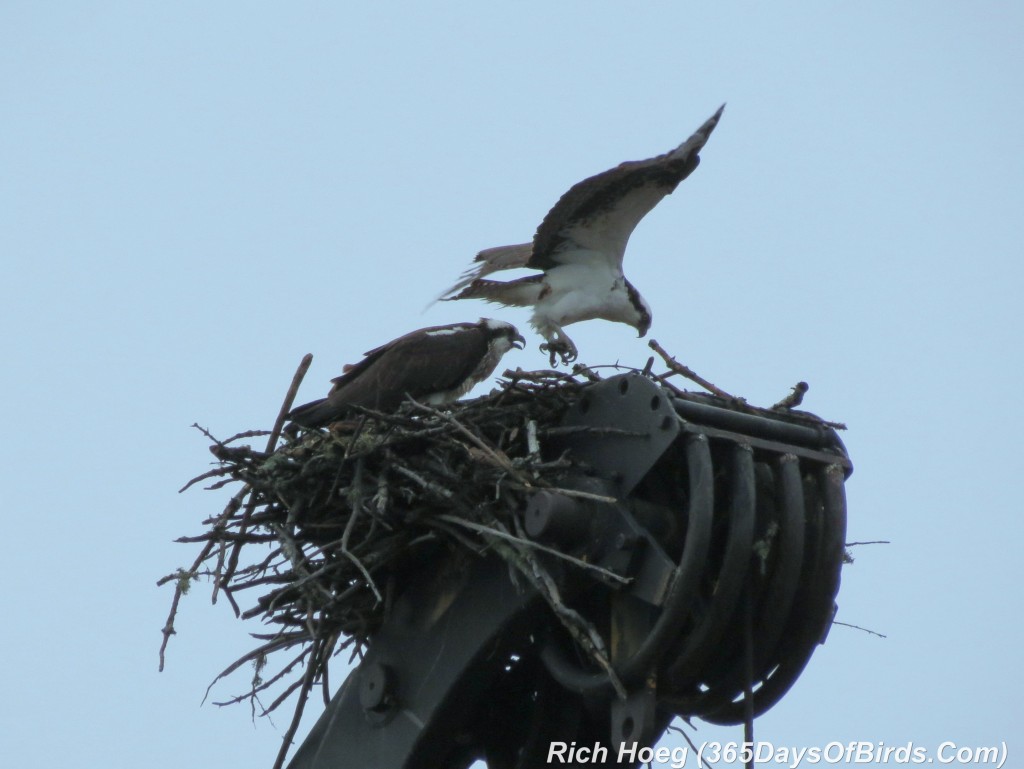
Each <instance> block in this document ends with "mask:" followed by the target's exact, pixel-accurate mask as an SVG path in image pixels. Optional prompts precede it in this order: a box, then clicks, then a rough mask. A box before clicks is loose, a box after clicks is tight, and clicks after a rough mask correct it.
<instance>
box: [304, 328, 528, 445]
mask: <svg viewBox="0 0 1024 769" xmlns="http://www.w3.org/2000/svg"><path fill="white" fill-rule="evenodd" d="M525 344H526V340H525V339H523V337H522V336H520V334H519V332H518V331H517V330H516V327H515V326H513V325H512V324H511V323H506V322H505V321H502V320H491V319H490V318H481V319H480V321H479V322H478V323H452V324H451V325H448V326H431V327H430V328H421V329H419V330H418V331H413V332H411V333H408V334H406V335H405V336H402V337H399V338H398V339H395V340H393V341H391V342H388V343H387V344H384V345H381V346H380V347H377V348H376V349H373V350H370V351H369V352H368V353H366V357H365V358H363V359H362V360H361V361H359V362H358V363H356V364H354V365H352V366H347V367H346V368H345V373H344V374H342V375H341V376H339V377H337V378H335V379H333V380H331V381H332V382H334V386H333V387H332V388H331V391H330V392H329V393H328V394H327V397H326V398H321V399H320V400H316V401H313V402H312V403H307V404H305V405H303V406H298V407H296V408H294V409H292V410H291V412H290V413H289V414H288V418H289V419H290V420H292V422H295V423H296V424H299V425H302V426H303V427H320V426H322V425H326V424H329V423H330V422H334V421H337V420H338V419H340V418H341V417H342V416H344V414H345V412H346V411H347V410H348V407H349V406H363V407H365V408H370V409H376V410H378V411H393V410H394V409H397V408H398V407H399V405H401V403H402V401H403V400H404V399H405V396H406V395H407V394H408V395H411V396H412V397H413V398H415V399H416V400H419V401H423V402H425V403H428V404H430V405H432V406H438V405H441V404H443V403H450V402H451V401H454V400H457V399H458V398H460V397H462V396H463V395H465V394H466V393H467V392H469V391H470V390H471V389H472V388H473V386H474V385H475V384H477V383H478V382H481V381H483V380H484V379H485V378H487V377H488V376H490V374H491V372H492V371H494V368H495V367H496V366H497V365H498V362H499V361H500V360H501V356H503V355H504V354H505V353H506V352H508V351H509V350H510V349H512V348H513V347H515V348H517V349H519V350H521V349H523V346H524V345H525Z"/></svg>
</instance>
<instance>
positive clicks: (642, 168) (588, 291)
mask: <svg viewBox="0 0 1024 769" xmlns="http://www.w3.org/2000/svg"><path fill="white" fill-rule="evenodd" d="M723 109H725V105H724V104H723V105H722V106H721V107H720V108H719V109H718V111H717V112H716V113H715V114H714V115H712V116H711V117H710V118H709V119H708V120H707V122H706V123H704V125H702V126H701V127H700V128H698V129H697V132H696V133H694V134H693V136H691V137H690V138H689V139H687V140H686V141H685V142H683V143H682V144H680V145H679V146H678V147H677V148H676V149H674V150H672V151H671V152H667V153H665V154H664V155H658V156H657V157H654V158H650V159H649V160H633V161H628V162H626V163H622V164H620V165H618V166H616V167H615V168H612V169H610V170H608V171H605V172H604V173H601V174H598V175H597V176H591V177H590V178H589V179H584V180H583V181H582V182H580V183H579V184H577V185H575V186H574V187H572V188H571V189H570V190H569V191H568V192H567V193H565V194H564V195H562V197H561V199H560V200H559V201H558V202H557V203H556V204H555V207H554V208H552V209H551V211H550V212H549V213H548V215H547V216H546V217H544V221H543V222H541V224H540V227H538V228H537V234H536V235H534V236H533V242H532V243H521V244H519V245H515V246H499V247H497V248H489V249H487V250H485V251H481V252H480V253H479V254H477V256H476V259H475V260H474V264H473V266H472V267H471V268H470V269H468V270H467V271H466V272H465V273H464V274H463V276H462V279H461V280H460V281H459V282H458V283H456V284H455V285H454V286H452V287H451V288H449V289H448V290H447V291H445V292H444V293H443V294H442V295H441V299H444V300H447V301H450V300H454V299H483V300H485V301H487V302H496V303H497V304H502V305H505V306H510V305H512V306H517V307H528V306H533V316H532V317H531V318H530V325H532V326H533V327H534V329H536V331H537V333H539V334H540V335H541V336H543V337H544V339H545V340H546V341H545V343H544V344H542V345H541V350H544V351H546V352H549V353H550V356H551V365H554V364H555V355H556V354H558V355H559V356H560V357H561V359H562V362H563V363H569V362H571V361H573V360H575V359H576V355H577V351H576V345H575V344H573V342H572V340H571V339H569V337H568V336H566V334H565V332H564V331H563V330H562V328H563V327H564V326H568V325H569V324H570V323H577V322H579V321H581V320H591V319H594V318H603V319H605V320H610V321H616V322H618V323H625V324H627V325H629V326H632V327H633V328H635V329H636V330H637V331H638V332H639V334H640V336H644V335H645V334H646V333H647V330H648V329H649V328H650V326H651V308H650V307H649V306H648V305H647V302H645V301H644V298H643V297H642V296H640V292H639V291H637V290H636V288H634V287H633V284H632V283H630V282H629V281H628V280H626V276H625V275H623V273H622V257H623V255H624V253H625V251H626V243H627V242H628V241H629V236H630V235H631V234H632V233H633V230H634V229H635V228H636V226H637V224H639V223H640V220H641V219H643V218H644V216H646V215H647V213H648V212H649V211H650V210H651V209H652V208H654V207H655V206H656V205H657V204H658V202H659V201H660V200H661V199H662V198H663V197H665V196H666V195H668V194H670V193H671V192H672V191H673V190H675V188H676V186H677V185H678V184H679V182H681V181H682V180H683V179H685V178H686V177H687V176H689V175H690V174H691V173H693V170H694V169H695V168H696V167H697V164H698V163H699V162H700V157H699V156H698V153H699V152H700V150H701V148H702V147H703V146H704V144H705V142H707V140H708V137H709V136H710V135H711V132H712V131H713V130H715V126H716V125H718V119H719V118H720V117H721V116H722V110H723ZM518 267H529V268H533V269H536V270H542V271H543V272H542V273H541V274H539V275H530V276H528V277H525V278H520V279H519V280H512V281H508V282H501V281H496V280H485V278H486V276H488V275H490V274H491V273H494V272H499V271H501V270H510V269H515V268H518Z"/></svg>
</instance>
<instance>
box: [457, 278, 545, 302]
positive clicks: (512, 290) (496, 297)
mask: <svg viewBox="0 0 1024 769" xmlns="http://www.w3.org/2000/svg"><path fill="white" fill-rule="evenodd" d="M546 288H547V286H546V285H545V283H544V275H543V274H539V275H530V276H528V277H525V278H520V279H519V280H510V281H508V282H503V281H500V280H483V279H481V278H477V279H476V280H474V281H472V282H471V283H469V284H468V285H467V286H466V287H465V288H463V289H462V290H461V291H460V292H459V293H458V294H455V296H446V297H444V301H446V302H451V301H454V300H456V299H483V300H484V301H485V302H495V303H497V304H503V305H505V306H506V307H531V306H533V305H535V304H537V302H539V301H540V299H541V298H542V297H543V295H544V291H545V289H546Z"/></svg>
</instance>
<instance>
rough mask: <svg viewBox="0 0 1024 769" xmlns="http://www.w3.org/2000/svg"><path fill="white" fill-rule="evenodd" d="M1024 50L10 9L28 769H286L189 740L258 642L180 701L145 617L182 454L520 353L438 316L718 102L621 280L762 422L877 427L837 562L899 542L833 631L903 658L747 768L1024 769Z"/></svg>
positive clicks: (588, 5)
mask: <svg viewBox="0 0 1024 769" xmlns="http://www.w3.org/2000/svg"><path fill="white" fill-rule="evenodd" d="M1021 40H1024V10H1022V9H1021V7H1020V5H1019V4H1015V3H1010V2H1003V3H972V4H968V3H953V2H906V3H891V2H884V3H883V2H858V3H813V4H812V3H787V2H780V3H772V4H767V3H766V4H753V3H719V4H715V5H714V6H711V5H710V4H705V5H703V6H697V5H696V4H691V3H684V2H671V3H670V2H659V3H644V2H640V3H628V4H627V3H610V2H604V3H600V2H544V3H541V2H520V3H508V4H505V5H503V6H502V7H500V8H484V7H483V6H482V4H480V3H470V2H463V3H431V4H413V3H379V4H375V5H373V6H372V7H371V6H370V4H361V5H358V6H357V5H356V4H341V3H309V2H298V3H292V4H289V5H288V6H287V8H283V7H281V6H280V5H278V4H269V3H245V4H242V3H220V4H211V3H197V2H178V3H148V2H131V3H127V2H125V3H114V2H96V3H90V4H86V3H64V4H43V3H30V2H14V1H11V2H6V3H4V4H3V5H2V6H0V104H2V119H0V265H2V267H0V269H2V273H0V328H2V332H0V355H2V360H3V361H4V364H3V377H2V380H0V382H2V384H0V387H2V393H3V400H4V402H5V403H7V404H8V410H9V413H10V416H9V419H8V423H7V424H8V427H7V436H8V437H7V439H6V440H5V441H3V445H2V449H0V465H2V467H3V468H4V472H3V477H4V481H3V484H2V490H3V499H4V508H5V522H6V538H7V548H6V551H7V558H6V562H7V581H6V588H5V589H4V590H3V591H2V593H0V617H2V618H3V623H4V630H3V633H2V634H0V659H2V660H3V661H4V664H5V668H6V672H5V674H4V686H3V688H4V692H5V696H4V697H3V698H2V700H0V743H2V744H3V753H4V757H5V765H10V766H83V767H85V766H103V767H111V768H112V769H116V768H119V767H139V766H146V767H149V768H150V769H164V767H167V768H170V767H175V768H177V767H181V766H195V767H204V766H247V767H259V766H269V765H270V764H271V763H272V761H273V757H274V754H275V752H276V750H277V744H278V740H279V737H280V733H281V731H283V729H284V728H285V727H286V725H287V716H286V715H285V714H284V713H281V714H279V715H278V716H277V717H276V718H275V724H276V728H275V726H274V725H271V724H270V723H268V722H267V721H266V720H262V721H259V722H258V723H257V724H256V725H255V726H253V724H252V723H251V722H250V719H249V714H248V711H247V709H246V708H245V707H241V706H239V707H234V708H230V709H218V708H216V707H214V706H211V705H209V704H207V705H205V706H202V707H200V704H199V703H200V700H201V698H202V696H203V692H204V690H205V687H206V684H207V683H208V682H209V681H210V679H211V678H212V677H213V676H214V675H215V674H216V673H217V672H218V671H219V670H220V669H221V668H222V667H223V666H224V665H226V664H227V663H228V662H230V661H232V660H233V659H234V658H235V657H236V656H238V655H239V654H240V653H242V652H243V651H244V650H246V649H247V648H249V645H250V639H249V638H248V636H247V632H249V631H258V630H259V629H260V626H259V625H258V623H251V624H249V625H248V626H247V625H246V624H244V623H241V622H238V621H236V620H235V619H234V617H233V616H232V615H231V613H230V610H229V608H228V606H227V605H224V604H219V605H217V606H213V607H211V606H210V604H209V601H208V600H207V596H208V593H207V592H206V591H205V590H204V589H202V588H200V589H197V590H196V591H195V592H194V593H193V594H192V595H191V596H190V597H189V598H188V599H187V600H186V602H185V603H184V606H183V610H182V612H181V615H180V616H179V620H178V630H179V634H178V636H177V637H176V638H175V639H174V640H173V641H172V644H171V647H170V650H169V657H168V670H167V671H166V672H164V673H163V674H158V673H157V672H156V665H157V649H158V646H159V643H160V633H159V631H160V627H161V626H162V624H163V621H164V618H165V616H166V611H167V606H168V601H169V599H170V593H169V591H167V590H158V589H156V588H155V586H154V584H155V581H156V579H157V578H158V577H160V576H162V575H163V574H165V573H167V572H169V571H172V570H173V569H174V568H175V567H177V566H179V565H185V564H187V563H189V562H191V560H192V558H193V555H194V551H193V550H192V549H190V548H189V547H186V546H182V545H176V544H173V543H172V540H173V539H174V538H175V537H177V536H179V535H181V534H185V533H193V532H196V531H197V530H198V529H199V526H200V524H199V522H200V521H201V519H202V518H204V517H205V516H206V515H208V514H210V513H212V512H215V511H216V510H218V509H219V506H220V505H221V504H222V502H223V497H222V496H217V495H216V494H213V493H209V492H200V491H192V492H189V493H187V494H185V495H181V496H179V495H177V494H176V490H177V489H178V488H179V487H180V486H181V485H182V484H183V482H184V481H186V480H187V479H188V478H190V477H191V476H192V475H195V474H197V473H199V472H202V471H203V470H204V469H206V467H207V463H208V461H209V455H208V454H207V451H206V442H205V440H204V439H203V438H202V437H201V436H200V435H199V434H198V433H197V432H195V431H194V430H191V429H190V428H189V425H190V424H191V423H192V422H196V421H198V422H199V423H200V424H202V425H205V426H208V427H209V428H210V429H211V430H213V431H214V432H215V433H217V434H219V435H228V434H231V433H234V432H236V431H239V430H243V429H249V428H256V427H266V426H269V424H270V423H271V421H272V420H273V418H274V416H275V415H276V412H277V409H278V406H279V404H280V401H281V398H282V397H283V394H284V391H285V389H286V388H287V386H288V382H289V381H290V378H291V376H292V373H293V371H294V369H295V366H296V365H297V363H298V361H299V359H300V358H301V356H302V355H303V354H304V353H306V352H312V353H314V355H315V356H316V358H315V361H314V364H313V367H312V369H311V370H310V372H309V374H308V376H307V378H306V383H305V386H304V388H303V392H302V397H305V396H308V397H310V398H312V397H317V396H318V395H320V394H321V393H322V392H323V391H324V390H325V388H326V387H327V380H328V379H329V378H330V377H332V376H334V375H335V374H337V373H338V372H339V370H340V366H341V364H342V363H344V362H347V361H352V360H354V359H356V358H357V357H358V356H359V354H360V353H362V352H363V351H364V350H367V349H369V348H371V347H373V346H375V345H377V344H379V343H380V342H383V341H386V340H387V339H390V338H392V337H394V336H396V335H398V334H401V333H404V332H406V331H408V330H410V329H413V328H416V327H419V326H423V325H430V324H435V323H445V322H450V321H456V320H475V319H476V318H478V317H480V316H481V315H499V316H500V317H504V318H506V319H508V320H511V321H513V322H516V323H518V324H519V325H520V326H521V328H523V329H524V330H525V328H526V322H525V321H526V317H527V316H526V314H525V313H523V312H519V311H511V312H502V311H500V310H496V309H494V308H490V307H487V306H486V305H478V304H472V303H469V304H465V303H463V304H460V303H450V304H442V305H435V306H433V307H431V308H430V309H429V310H428V311H426V312H425V313H424V312H421V311H422V308H423V306H424V305H425V304H426V302H427V301H429V300H430V299H431V298H432V297H433V296H434V295H436V293H437V292H439V291H440V290H442V289H443V288H445V287H446V286H447V285H449V284H450V283H451V282H452V281H453V280H454V278H455V277H457V276H458V274H459V273H460V272H461V271H462V270H463V269H464V267H465V266H466V265H467V263H468V262H469V260H470V259H471V258H472V256H473V254H474V253H475V252H476V251H477V250H479V249H481V248H484V247H488V246H494V245H501V244H506V243H516V242H521V241H524V240H527V239H529V238H530V237H531V235H532V233H533V231H534V229H535V228H536V226H537V224H538V223H539V221H540V219H541V217H542V216H543V215H544V214H545V213H546V212H547V210H548V208H549V207H550V206H551V204H553V203H554V201H555V200H556V199H557V198H558V196H559V195H560V194H561V193H562V192H564V191H565V190H566V189H567V188H568V187H569V186H570V185H571V184H573V183H575V182H576V181H578V180H580V179H582V178H583V177H585V176H588V175H590V174H592V173H596V172H598V171H601V170H604V169H605V168H608V167H610V166H612V165H614V164H616V163H618V162H620V161H622V160H626V159H636V158H642V157H647V156H650V155H652V154H656V153H660V152H663V151H665V150H667V149H669V148H670V147H672V146H675V145H676V144H677V143H679V142H680V141H681V140H682V139H683V138H685V137H686V136H687V135H689V133H690V132H691V131H692V130H693V129H694V128H696V127H697V126H698V125H699V124H700V123H701V122H702V121H703V120H704V119H705V118H707V117H708V116H709V115H710V114H711V113H712V112H713V111H714V109H715V108H716V107H717V106H718V105H719V104H720V103H722V102H723V101H727V102H728V107H727V108H726V112H725V115H724V117H723V119H722V122H721V124H720V126H719V128H718V129H717V130H716V132H715V134H714V135H713V136H712V138H711V140H710V142H709V143H708V146H707V148H706V149H705V150H704V152H703V163H702V164H701V167H700V169H699V170H698V171H697V172H696V173H695V174H694V175H693V176H692V177H691V178H690V179H689V180H687V181H686V182H684V184H683V185H682V186H681V187H680V188H679V189H678V190H677V191H676V193H675V194H674V195H672V196H671V197H669V198H667V199H666V200H665V201H664V202H663V203H662V204H661V205H660V206H659V207H658V208H657V209H656V210H655V211H654V212H653V213H652V214H651V215H650V216H649V217H648V218H647V219H646V220H644V222H643V223H642V224H641V225H640V227H639V228H638V230H637V232H636V234H635V236H634V237H633V239H632V241H631V243H630V249H629V252H628V256H627V269H628V272H629V275H630V277H631V279H632V281H633V282H634V283H635V284H636V285H637V286H638V287H639V288H640V290H641V291H642V292H643V293H644V295H645V297H646V298H647V299H648V301H649V302H650V303H651V305H652V306H653V308H654V326H653V328H652V332H651V336H652V337H653V338H655V339H657V340H659V341H660V342H661V343H662V344H663V345H665V346H666V347H668V348H669V349H670V350H672V351H673V352H674V353H675V354H676V355H677V356H678V357H679V359H680V360H682V361H684V362H686V363H687V364H689V365H690V366H692V367H693V368H695V369H697V370H698V371H699V372H700V373H702V374H703V375H704V376H706V377H707V378H709V379H711V380H712V381H714V382H716V383H717V384H719V385H720V386H722V387H724V388H726V389H729V390H731V391H733V392H736V393H738V394H741V395H745V396H747V397H748V398H749V399H750V400H751V401H753V402H755V403H761V404H766V403H771V402H774V401H775V400H777V399H778V398H780V397H781V396H782V395H784V394H785V393H786V392H787V391H788V389H789V387H790V386H791V385H792V384H793V383H794V382H796V381H797V380H799V379H805V380H807V381H808V382H810V385H811V390H810V392H809V394H808V397H807V400H806V401H805V404H806V406H807V407H808V408H809V409H811V410H813V411H816V412H817V413H819V414H821V415H822V416H825V417H827V418H830V419H836V420H841V421H844V422H846V423H848V424H849V426H850V430H849V432H848V433H847V434H846V435H845V436H844V439H845V441H846V443H847V446H848V448H849V450H850V452H851V455H852V457H853V460H854V463H855V465H856V472H855V474H854V476H853V478H852V479H851V481H850V483H849V486H848V495H849V504H850V539H851V540H865V539H890V540H892V541H893V544H891V545H889V546H879V547H872V548H861V549H858V550H857V551H856V553H855V555H856V556H857V562H856V563H855V564H854V565H853V566H851V567H849V568H847V569H846V570H845V572H844V581H843V589H842V592H841V593H840V596H839V604H840V614H839V619H840V620H842V621H845V622H851V623H856V624H859V625H863V626H866V627H870V628H872V629H874V630H877V631H879V632H882V633H885V634H887V635H888V636H889V637H888V639H886V640H880V639H878V638H874V637H872V636H869V635H866V634H864V633H860V632H857V631H854V630H849V629H847V628H842V627H836V628H833V631H832V633H831V636H830V637H829V640H828V643H827V644H826V645H825V646H824V647H822V648H821V649H819V651H818V652H817V654H816V655H815V657H814V658H813V659H812V661H811V664H810V665H809V667H808V669H807V671H806V672H805V674H804V676H803V678H802V679H801V680H800V681H799V682H798V683H797V685H796V687H795V688H794V690H793V691H792V692H791V693H790V695H789V696H788V697H787V698H786V699H785V700H783V702H782V703H781V704H779V705H778V706H776V708H775V709H773V710H772V711H771V712H770V713H768V714H767V715H766V716H765V717H763V718H762V719H760V720H759V721H758V723H757V727H756V732H757V736H758V737H759V738H762V739H766V740H772V741H773V742H774V743H775V744H776V745H780V746H795V747H807V746H816V745H817V746H821V745H824V744H825V743H827V742H828V741H830V740H833V739H835V740H844V741H845V740H867V741H871V742H875V743H878V742H884V743H885V744H886V745H901V744H906V743H908V742H914V743H915V744H916V745H921V746H923V747H925V748H926V749H928V750H934V749H935V748H937V746H938V745H939V743H941V742H942V741H944V740H953V741H957V742H958V743H959V744H969V745H987V744H991V743H994V742H999V741H1001V740H1007V741H1008V742H1009V747H1010V750H1011V756H1014V755H1016V756H1019V755H1020V754H1021V753H1024V742H1021V741H1020V738H1019V737H1018V736H1017V734H1019V724H1020V717H1021V715H1022V711H1021V706H1020V703H1019V698H1020V694H1019V692H1020V690H1021V688H1022V685H1024V676H1022V674H1021V668H1022V666H1021V664H1020V651H1019V650H1020V648H1021V644H1022V642H1024V632H1022V627H1021V609H1022V608H1024V607H1022V603H1024V602H1022V600H1021V595H1022V592H1021V589H1020V578H1019V568H1018V567H1017V562H1018V561H1019V560H1020V555H1019V553H1018V550H1019V543H1020V540H1021V535H1022V534H1024V526H1022V524H1021V495H1020V492H1019V490H1018V488H1017V485H1016V482H1017V479H1018V476H1019V475H1020V460H1019V447H1018V445H1017V444H1018V442H1019V436H1020V433H1021V428H1022V427H1024V425H1022V419H1021V412H1022V409H1021V406H1020V396H1019V392H1018V391H1019V388H1020V384H1021V381H1022V373H1024V372H1022V365H1021V357H1022V356H1021V349H1020V336H1021V330H1022V319H1024V312H1022V309H1021V300H1020V293H1021V290H1022V286H1024V279H1022V270H1021V266H1020V264H1021V240H1022V238H1021V217H1022V211H1024V190H1022V183H1021V179H1022V178H1024V160H1022V157H1024V155H1022V152H1021V142H1022V137H1024V115H1022V106H1024V55H1022V54H1021ZM572 336H573V338H574V339H575V341H576V342H577V343H578V345H579V347H580V351H581V359H582V360H584V361H586V362H589V363H606V362H612V361H615V360H620V361H622V362H623V363H627V364H631V365H637V366H642V365H643V364H644V362H645V361H646V359H647V357H648V354H649V353H648V350H647V348H646V346H645V341H646V340H637V339H636V338H635V335H634V334H633V333H632V332H631V330H630V329H628V328H626V327H624V326H616V325H612V324H607V323H602V322H594V323H590V324H585V325H581V326H576V327H573V329H572ZM537 341H539V340H537V339H533V340H532V343H531V345H530V347H529V348H528V349H527V350H526V351H525V352H521V353H513V354H510V355H509V357H507V358H506V362H507V363H508V364H509V365H512V366H515V365H523V366H530V367H537V366H540V365H542V363H543V359H542V357H541V355H540V353H539V352H537V350H536V342H537ZM334 680H335V681H340V675H336V676H335V677H334ZM242 686H244V677H243V678H239V679H236V680H235V681H234V682H232V683H229V684H228V685H227V686H219V687H217V688H216V689H215V691H214V699H218V698H222V697H225V696H227V695H229V694H233V693H234V692H235V691H237V690H239V689H240V688H241V687H242ZM316 714H317V712H316V710H315V709H314V711H313V712H311V713H310V714H309V716H308V717H307V721H306V724H305V727H304V728H303V730H302V734H304V733H305V731H306V728H308V727H309V726H310V725H311V724H312V722H313V720H314V719H315V717H316ZM715 736H717V737H722V738H733V739H739V738H740V733H739V731H738V730H716V729H712V728H711V727H709V726H707V725H703V726H701V730H700V732H699V733H698V736H697V739H698V740H700V739H709V738H712V737H715ZM1017 760H1019V758H1018V759H1017Z"/></svg>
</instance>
